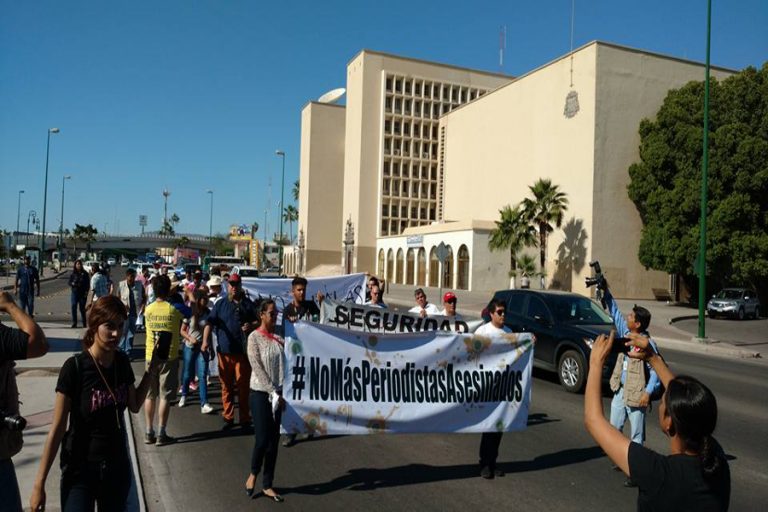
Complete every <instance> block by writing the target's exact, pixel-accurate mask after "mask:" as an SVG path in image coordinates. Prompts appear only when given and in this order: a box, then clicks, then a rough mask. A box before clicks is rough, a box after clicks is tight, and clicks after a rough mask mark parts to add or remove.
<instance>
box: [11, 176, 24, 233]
mask: <svg viewBox="0 0 768 512" xmlns="http://www.w3.org/2000/svg"><path fill="white" fill-rule="evenodd" d="M23 193H24V191H23V190H19V205H18V206H17V207H16V236H14V237H13V243H14V245H19V240H18V239H19V221H20V220H21V194H23Z"/></svg>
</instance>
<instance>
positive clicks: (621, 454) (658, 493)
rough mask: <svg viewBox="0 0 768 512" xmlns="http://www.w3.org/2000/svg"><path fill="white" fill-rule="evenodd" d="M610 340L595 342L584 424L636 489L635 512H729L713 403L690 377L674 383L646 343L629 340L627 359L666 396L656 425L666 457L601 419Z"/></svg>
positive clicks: (642, 339) (725, 471) (725, 467)
mask: <svg viewBox="0 0 768 512" xmlns="http://www.w3.org/2000/svg"><path fill="white" fill-rule="evenodd" d="M613 336H614V333H613V332H612V333H611V335H610V337H608V336H605V335H601V336H599V337H598V338H597V340H595V343H594V346H593V347H592V354H591V356H590V361H589V367H590V372H589V375H588V377H587V387H586V390H585V392H584V423H585V424H586V427H587V431H588V432H589V433H590V435H591V436H592V437H593V438H594V439H595V441H597V443H598V444H599V445H600V448H602V449H603V450H604V451H605V453H606V454H607V455H608V457H609V458H610V459H611V460H612V461H613V463H614V464H616V465H617V466H618V467H619V468H620V469H621V470H622V471H623V472H624V473H625V474H626V475H627V476H629V477H630V478H632V480H633V481H634V482H636V483H637V486H638V488H639V493H638V496H637V509H638V510H697V511H704V510H707V511H710V510H712V511H724V510H728V504H729V501H730V496H731V476H730V471H729V468H728V462H727V460H726V458H725V454H724V453H723V450H722V448H721V447H720V445H719V444H718V443H717V441H716V440H715V439H714V437H712V433H713V432H714V430H715V425H716V424H717V401H716V399H715V395H714V394H712V391H710V390H709V388H708V387H707V386H705V385H704V384H702V383H701V382H699V381H698V380H696V379H694V378H693V377H686V376H682V375H681V376H678V377H675V376H674V375H673V374H672V372H671V371H670V370H669V368H668V367H667V365H666V363H665V362H664V360H663V359H662V358H661V356H660V355H659V354H658V353H657V352H655V351H654V348H653V347H652V346H651V344H650V343H649V341H648V338H647V337H644V336H642V335H639V334H630V335H629V341H627V343H626V345H627V346H630V345H631V346H634V347H637V348H638V349H640V350H639V351H634V350H632V351H630V352H629V354H630V356H631V357H636V358H640V359H644V360H646V361H647V362H648V363H650V365H651V366H652V367H653V369H654V370H656V373H657V374H658V375H659V378H660V379H661V381H662V383H663V384H664V387H665V388H666V391H665V392H664V396H663V397H662V399H661V402H660V403H659V425H660V426H661V429H662V430H663V431H664V433H665V434H666V435H667V437H668V438H669V451H670V455H667V456H664V455H661V454H658V453H656V452H654V451H652V450H649V449H648V448H645V447H643V446H642V445H640V444H637V443H632V442H630V440H629V439H627V438H626V437H624V436H623V435H622V433H621V432H620V431H618V430H616V429H615V428H614V427H613V426H611V424H610V423H608V421H607V420H606V419H605V416H604V414H603V404H602V399H601V378H600V377H601V373H602V372H601V370H602V368H603V365H604V364H605V360H606V358H607V357H608V354H609V353H610V351H611V346H612V345H613V341H614V339H613Z"/></svg>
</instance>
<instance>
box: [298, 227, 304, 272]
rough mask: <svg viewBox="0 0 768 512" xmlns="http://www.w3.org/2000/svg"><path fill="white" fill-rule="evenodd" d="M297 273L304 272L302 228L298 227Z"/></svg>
mask: <svg viewBox="0 0 768 512" xmlns="http://www.w3.org/2000/svg"><path fill="white" fill-rule="evenodd" d="M299 274H301V275H303V274H304V228H300V229H299Z"/></svg>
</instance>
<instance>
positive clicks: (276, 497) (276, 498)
mask: <svg viewBox="0 0 768 512" xmlns="http://www.w3.org/2000/svg"><path fill="white" fill-rule="evenodd" d="M272 492H274V493H275V494H273V495H271V496H270V495H269V494H267V492H266V491H261V495H262V496H264V497H265V498H267V499H269V500H272V501H274V502H276V503H282V502H284V501H285V498H283V497H282V496H280V495H279V494H277V492H275V491H274V490H273V491H272Z"/></svg>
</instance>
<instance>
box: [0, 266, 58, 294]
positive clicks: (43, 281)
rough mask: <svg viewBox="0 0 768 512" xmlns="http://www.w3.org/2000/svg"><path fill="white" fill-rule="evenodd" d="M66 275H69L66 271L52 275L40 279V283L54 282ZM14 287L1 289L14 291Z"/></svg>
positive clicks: (9, 286)
mask: <svg viewBox="0 0 768 512" xmlns="http://www.w3.org/2000/svg"><path fill="white" fill-rule="evenodd" d="M66 273H67V271H66V270H65V271H63V272H59V273H58V274H53V275H52V276H50V277H44V278H42V279H40V282H41V283H45V282H47V281H53V280H54V279H58V278H59V276H61V275H63V274H66ZM13 287H14V285H12V284H9V285H7V286H3V287H2V288H1V289H2V290H3V291H5V290H13Z"/></svg>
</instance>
